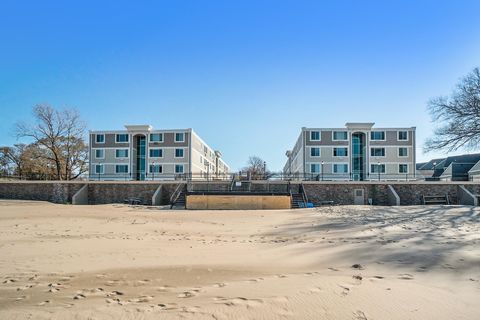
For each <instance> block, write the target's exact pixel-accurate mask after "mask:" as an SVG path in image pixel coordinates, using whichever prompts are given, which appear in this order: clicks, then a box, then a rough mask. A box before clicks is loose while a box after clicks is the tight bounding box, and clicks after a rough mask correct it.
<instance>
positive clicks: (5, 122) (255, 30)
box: [0, 0, 480, 170]
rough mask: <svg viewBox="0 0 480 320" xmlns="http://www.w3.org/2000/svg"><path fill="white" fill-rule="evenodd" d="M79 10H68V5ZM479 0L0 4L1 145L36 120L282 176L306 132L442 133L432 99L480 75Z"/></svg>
mask: <svg viewBox="0 0 480 320" xmlns="http://www.w3.org/2000/svg"><path fill="white" fill-rule="evenodd" d="M67 2H68V3H67ZM479 12H480V1H444V2H442V1H438V0H437V1H419V0H417V1H403V0H402V1H298V0H296V1H279V0H277V1H261V0H256V1H199V0H196V1H130V2H124V1H48V0H44V1H21V0H15V1H9V0H3V1H1V3H0V112H1V123H0V145H5V144H6V145H8V144H13V143H14V142H15V141H16V140H15V138H14V137H13V136H12V135H11V131H12V127H13V123H14V122H15V121H17V120H29V119H31V113H30V110H31V107H32V106H33V105H35V104H37V103H49V104H51V105H53V106H55V107H65V106H69V107H75V108H77V109H78V110H79V111H80V113H81V114H82V116H83V118H84V119H85V120H86V121H87V123H88V128H89V129H92V130H100V129H123V125H124V124H144V123H149V124H152V125H153V126H154V127H155V128H189V127H191V128H194V130H196V131H197V132H198V133H199V134H200V136H201V137H203V138H204V140H206V141H207V143H209V144H210V145H211V146H212V147H214V148H216V149H220V150H222V151H223V153H224V156H225V159H226V161H227V162H228V163H229V164H231V166H232V168H233V169H237V168H239V167H242V166H243V165H244V164H245V162H246V160H247V158H248V156H249V155H258V156H260V157H262V158H264V159H265V160H266V161H267V165H268V166H269V168H270V169H274V170H279V169H281V168H282V166H283V163H284V160H285V156H284V153H285V150H286V149H289V148H291V147H292V146H293V144H294V142H295V140H296V138H297V136H298V134H299V132H300V128H301V127H302V126H307V127H336V126H343V124H344V123H345V122H347V121H351V122H355V121H369V122H370V121H372V122H376V124H377V126H416V127H417V130H418V138H419V148H418V150H417V157H418V159H419V160H423V159H427V158H430V157H433V156H435V154H432V155H430V154H428V155H423V154H422V149H421V145H422V144H423V141H424V139H425V138H426V137H427V136H429V135H430V134H431V131H432V124H431V123H430V117H429V115H428V113H427V111H426V102H427V101H428V99H429V98H431V97H434V96H437V95H442V94H448V93H450V91H451V90H452V88H453V87H454V85H455V83H456V82H457V81H458V79H459V78H460V77H462V76H464V75H465V74H467V73H468V72H469V71H470V70H471V69H473V68H474V67H475V66H480V19H479V15H478V13H479Z"/></svg>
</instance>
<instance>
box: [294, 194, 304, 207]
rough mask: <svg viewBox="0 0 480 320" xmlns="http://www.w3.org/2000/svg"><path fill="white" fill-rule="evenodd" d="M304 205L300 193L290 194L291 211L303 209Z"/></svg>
mask: <svg viewBox="0 0 480 320" xmlns="http://www.w3.org/2000/svg"><path fill="white" fill-rule="evenodd" d="M305 207H306V203H305V201H304V199H303V196H302V194H301V193H292V209H299V208H305Z"/></svg>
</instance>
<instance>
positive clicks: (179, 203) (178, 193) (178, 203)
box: [170, 184, 187, 209]
mask: <svg viewBox="0 0 480 320" xmlns="http://www.w3.org/2000/svg"><path fill="white" fill-rule="evenodd" d="M186 192H187V185H186V184H179V185H178V186H177V188H176V189H175V191H174V192H173V194H172V197H171V198H170V209H173V208H176V209H180V208H181V209H185V205H186V202H187V201H186Z"/></svg>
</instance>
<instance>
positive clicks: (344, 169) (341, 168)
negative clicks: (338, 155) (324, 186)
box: [333, 163, 348, 173]
mask: <svg viewBox="0 0 480 320" xmlns="http://www.w3.org/2000/svg"><path fill="white" fill-rule="evenodd" d="M333 173H348V164H345V163H342V164H334V165H333Z"/></svg>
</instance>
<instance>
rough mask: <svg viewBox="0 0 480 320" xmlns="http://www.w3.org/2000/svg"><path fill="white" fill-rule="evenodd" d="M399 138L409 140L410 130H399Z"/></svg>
mask: <svg viewBox="0 0 480 320" xmlns="http://www.w3.org/2000/svg"><path fill="white" fill-rule="evenodd" d="M398 140H399V141H406V140H408V131H398Z"/></svg>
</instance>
